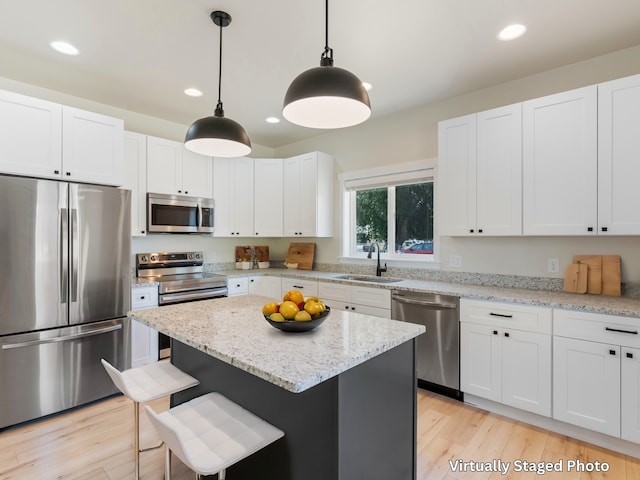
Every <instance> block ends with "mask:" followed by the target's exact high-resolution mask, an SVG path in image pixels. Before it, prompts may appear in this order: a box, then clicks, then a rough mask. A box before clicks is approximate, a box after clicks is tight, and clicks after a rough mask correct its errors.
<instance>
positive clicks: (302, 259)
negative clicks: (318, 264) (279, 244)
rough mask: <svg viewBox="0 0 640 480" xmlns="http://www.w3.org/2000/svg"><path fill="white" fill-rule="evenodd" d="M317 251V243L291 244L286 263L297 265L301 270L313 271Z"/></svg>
mask: <svg viewBox="0 0 640 480" xmlns="http://www.w3.org/2000/svg"><path fill="white" fill-rule="evenodd" d="M315 251H316V244H315V243H290V244H289V251H288V252H287V258H286V259H285V262H286V263H297V264H298V269H299V270H311V269H312V268H313V257H314V255H315Z"/></svg>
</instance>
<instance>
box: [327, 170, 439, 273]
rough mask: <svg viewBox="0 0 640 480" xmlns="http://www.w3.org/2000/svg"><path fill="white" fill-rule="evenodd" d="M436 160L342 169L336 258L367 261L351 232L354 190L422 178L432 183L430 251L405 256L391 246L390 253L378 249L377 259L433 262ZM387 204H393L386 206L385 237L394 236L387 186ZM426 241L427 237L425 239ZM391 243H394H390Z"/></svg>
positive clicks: (435, 252)
mask: <svg viewBox="0 0 640 480" xmlns="http://www.w3.org/2000/svg"><path fill="white" fill-rule="evenodd" d="M436 166H437V159H435V158H432V159H427V160H419V161H415V162H407V163H402V164H395V165H389V166H384V167H377V168H371V169H367V170H359V171H354V172H345V173H342V174H340V175H339V176H338V180H339V183H340V192H341V200H342V207H341V211H342V222H341V223H342V225H341V235H340V237H341V239H340V240H341V242H340V243H341V246H340V254H341V256H340V260H341V261H345V262H353V261H364V260H366V261H368V262H370V261H371V260H370V259H368V258H367V255H368V252H356V243H357V242H356V236H355V235H352V232H354V231H355V228H354V227H355V224H356V195H355V191H356V190H358V189H367V188H382V187H390V186H397V185H403V184H404V185H407V184H412V183H420V182H422V181H425V180H427V181H431V182H433V197H434V198H433V200H434V211H433V223H434V225H433V229H434V233H433V237H434V238H433V242H434V245H433V254H431V255H429V254H426V255H407V254H400V253H395V249H394V250H393V251H391V252H381V253H380V258H381V259H384V260H388V261H390V263H391V264H392V265H393V264H394V263H396V264H398V265H401V264H403V263H414V264H415V263H416V262H419V263H423V264H435V263H436V262H437V258H438V250H437V243H438V242H437V231H436V230H437V209H436V188H437V183H436V177H437V168H436ZM387 205H391V206H393V209H391V208H388V209H387V222H388V229H387V232H388V235H393V236H392V237H389V238H395V233H396V232H395V228H396V227H395V188H389V189H388V197H387ZM425 240H427V239H425ZM394 244H395V243H394Z"/></svg>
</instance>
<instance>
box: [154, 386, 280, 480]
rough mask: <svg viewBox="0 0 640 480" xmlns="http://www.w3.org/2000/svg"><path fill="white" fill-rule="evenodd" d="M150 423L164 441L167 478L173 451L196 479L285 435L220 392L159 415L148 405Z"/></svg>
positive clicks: (222, 470) (221, 470)
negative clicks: (194, 473) (193, 473)
mask: <svg viewBox="0 0 640 480" xmlns="http://www.w3.org/2000/svg"><path fill="white" fill-rule="evenodd" d="M145 410H146V412H147V415H149V418H150V419H151V423H152V424H153V426H154V427H155V428H156V429H157V430H158V433H159V434H160V438H162V439H163V440H164V442H165V448H166V450H165V477H164V478H165V480H170V477H171V471H170V470H171V469H170V467H171V465H170V462H169V459H170V452H173V453H174V454H175V455H177V456H178V458H179V459H180V460H182V462H183V463H184V464H185V465H187V466H188V467H189V468H190V469H191V470H193V471H194V472H196V479H199V478H200V477H201V475H213V474H215V473H217V474H218V479H219V480H224V479H225V476H226V475H225V472H226V469H227V468H228V467H230V466H231V465H233V464H234V463H236V462H238V461H239V460H242V459H243V458H246V457H248V456H249V455H251V454H253V453H255V452H257V451H258V450H260V449H261V448H264V447H266V446H267V445H269V444H270V443H272V442H274V441H276V440H277V439H279V438H280V437H282V436H284V432H283V431H282V430H279V429H278V428H276V427H274V426H273V425H271V424H269V423H267V422H265V421H264V420H262V419H261V418H259V417H257V416H255V415H254V414H253V413H251V412H249V411H247V410H245V409H244V408H242V407H241V406H240V405H238V404H236V403H234V402H232V401H231V400H229V399H228V398H226V397H224V396H222V395H221V394H219V393H208V394H206V395H202V396H201V397H196V398H194V399H193V400H190V401H188V402H186V403H183V404H180V405H177V406H175V407H173V408H172V409H170V410H168V411H165V412H162V413H160V414H157V413H156V412H155V411H153V409H152V408H151V407H149V406H146V407H145Z"/></svg>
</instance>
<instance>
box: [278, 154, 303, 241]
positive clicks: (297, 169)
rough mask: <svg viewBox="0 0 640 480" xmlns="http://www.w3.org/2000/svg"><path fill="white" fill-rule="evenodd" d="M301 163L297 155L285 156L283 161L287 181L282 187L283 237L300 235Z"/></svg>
mask: <svg viewBox="0 0 640 480" xmlns="http://www.w3.org/2000/svg"><path fill="white" fill-rule="evenodd" d="M301 170H302V165H301V163H300V161H299V158H298V157H293V158H287V159H286V160H285V161H284V172H285V173H284V174H285V175H286V177H287V181H286V182H284V188H283V192H282V193H283V201H284V204H283V215H284V217H283V231H284V232H283V233H284V236H285V237H298V236H301V235H302V228H301V226H300V215H301V213H300V212H301V209H302V207H301V205H300V195H301V192H302V187H301V185H300V180H299V179H300V178H301V175H302V174H301Z"/></svg>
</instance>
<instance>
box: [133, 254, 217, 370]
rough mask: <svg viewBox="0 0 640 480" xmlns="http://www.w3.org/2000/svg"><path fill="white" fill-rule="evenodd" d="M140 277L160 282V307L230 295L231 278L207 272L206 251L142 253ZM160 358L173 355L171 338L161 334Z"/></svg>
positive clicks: (138, 261)
mask: <svg viewBox="0 0 640 480" xmlns="http://www.w3.org/2000/svg"><path fill="white" fill-rule="evenodd" d="M136 275H137V276H138V277H139V278H146V279H149V280H152V281H155V282H158V284H159V286H158V299H159V302H158V303H159V304H160V306H162V305H171V304H174V303H184V302H191V301H195V300H207V299H210V298H218V297H226V296H227V277H226V276H225V275H220V274H216V273H208V272H205V271H204V253H203V252H176V253H170V252H163V253H157V252H154V253H139V254H137V255H136ZM158 347H159V350H160V354H159V356H160V358H166V357H168V356H169V355H170V350H169V338H168V337H167V336H166V335H163V334H159V338H158Z"/></svg>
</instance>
